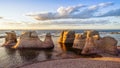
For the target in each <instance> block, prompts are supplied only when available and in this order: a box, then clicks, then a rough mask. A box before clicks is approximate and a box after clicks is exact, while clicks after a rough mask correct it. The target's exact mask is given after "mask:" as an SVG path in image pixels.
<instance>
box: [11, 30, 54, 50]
mask: <svg viewBox="0 0 120 68" xmlns="http://www.w3.org/2000/svg"><path fill="white" fill-rule="evenodd" d="M53 46H54V45H53V41H52V39H51V35H50V34H47V35H46V39H45V41H44V42H42V41H41V40H40V39H39V37H38V34H37V33H36V32H35V31H27V32H24V33H22V35H21V36H20V38H19V41H18V42H17V44H16V45H15V46H13V48H40V49H44V48H51V47H53Z"/></svg>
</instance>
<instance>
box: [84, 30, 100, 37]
mask: <svg viewBox="0 0 120 68" xmlns="http://www.w3.org/2000/svg"><path fill="white" fill-rule="evenodd" d="M87 36H88V37H92V36H97V38H98V39H99V38H100V36H99V32H98V31H96V30H86V31H84V33H83V37H84V38H87ZM97 38H96V39H97Z"/></svg>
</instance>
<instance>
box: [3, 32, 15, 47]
mask: <svg viewBox="0 0 120 68" xmlns="http://www.w3.org/2000/svg"><path fill="white" fill-rule="evenodd" d="M6 34H7V35H6V37H5V43H4V44H3V46H5V47H12V46H14V45H15V44H16V43H17V36H16V33H15V32H14V31H11V32H6Z"/></svg>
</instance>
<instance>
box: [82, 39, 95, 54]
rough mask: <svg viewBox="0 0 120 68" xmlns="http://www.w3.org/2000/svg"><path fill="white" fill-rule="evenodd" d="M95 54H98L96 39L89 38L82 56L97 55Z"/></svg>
mask: <svg viewBox="0 0 120 68" xmlns="http://www.w3.org/2000/svg"><path fill="white" fill-rule="evenodd" d="M95 53H96V47H95V44H94V38H93V37H88V38H87V39H86V41H85V46H84V48H83V50H82V52H81V54H95Z"/></svg>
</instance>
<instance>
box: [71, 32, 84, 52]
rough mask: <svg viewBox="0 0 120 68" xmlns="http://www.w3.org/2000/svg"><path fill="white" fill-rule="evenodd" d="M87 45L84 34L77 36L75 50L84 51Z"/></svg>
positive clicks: (74, 44)
mask: <svg viewBox="0 0 120 68" xmlns="http://www.w3.org/2000/svg"><path fill="white" fill-rule="evenodd" d="M84 45H85V39H83V38H82V34H76V35H75V40H74V43H73V48H77V49H81V50H82V49H83V48H84Z"/></svg>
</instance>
